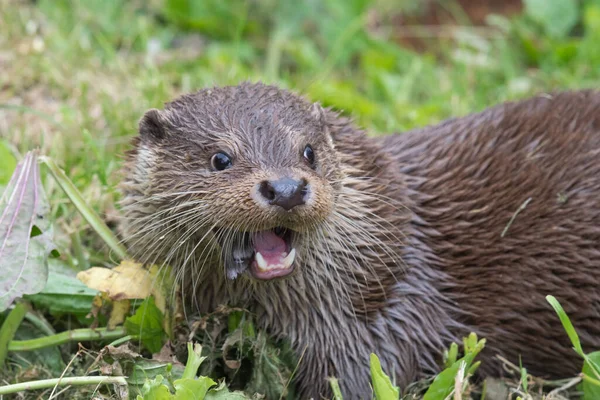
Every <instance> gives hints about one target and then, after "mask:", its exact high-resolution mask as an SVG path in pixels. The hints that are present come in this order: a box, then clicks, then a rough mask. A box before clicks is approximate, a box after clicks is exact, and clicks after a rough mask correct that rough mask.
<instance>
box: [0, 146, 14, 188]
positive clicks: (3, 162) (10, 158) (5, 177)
mask: <svg viewBox="0 0 600 400" xmlns="http://www.w3.org/2000/svg"><path fill="white" fill-rule="evenodd" d="M16 167H17V159H16V158H15V155H14V154H13V152H12V151H11V150H10V148H9V147H8V143H7V142H6V141H4V140H0V193H2V187H3V186H4V185H6V184H7V183H8V181H9V180H10V176H11V175H12V173H13V171H14V170H15V168H16Z"/></svg>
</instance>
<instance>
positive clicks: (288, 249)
mask: <svg viewBox="0 0 600 400" xmlns="http://www.w3.org/2000/svg"><path fill="white" fill-rule="evenodd" d="M293 236H294V232H293V231H292V230H290V229H287V228H283V227H277V228H274V229H269V230H264V231H258V232H245V233H243V234H241V235H239V236H238V238H237V240H236V241H235V243H234V245H233V248H232V249H231V250H232V251H231V256H229V254H224V256H225V265H226V268H227V276H228V277H229V278H230V279H235V278H236V277H237V276H238V275H239V274H241V273H242V272H244V271H245V270H249V272H250V274H251V275H252V276H253V277H254V278H257V279H262V280H270V279H274V278H281V277H284V276H286V275H289V274H290V273H291V272H292V271H293V270H294V260H295V258H296V249H295V248H294V247H293V246H292V242H293Z"/></svg>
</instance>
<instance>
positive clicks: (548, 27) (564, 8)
mask: <svg viewBox="0 0 600 400" xmlns="http://www.w3.org/2000/svg"><path fill="white" fill-rule="evenodd" d="M524 4H525V13H526V14H527V15H528V16H529V17H530V18H531V19H533V20H534V21H536V22H537V23H539V24H540V25H541V26H542V27H543V28H544V30H545V31H546V33H547V34H548V35H550V36H552V37H554V38H558V39H561V38H565V37H566V36H567V35H568V34H569V32H571V29H573V27H574V26H575V24H576V23H577V20H578V18H579V7H578V4H577V1H575V0H551V1H549V0H524Z"/></svg>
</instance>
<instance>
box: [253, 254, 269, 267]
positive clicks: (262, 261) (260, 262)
mask: <svg viewBox="0 0 600 400" xmlns="http://www.w3.org/2000/svg"><path fill="white" fill-rule="evenodd" d="M254 258H255V259H256V264H258V268H260V269H262V270H263V271H266V270H268V269H269V264H267V260H265V258H264V257H263V256H262V254H260V252H259V251H257V252H256V255H255V256H254Z"/></svg>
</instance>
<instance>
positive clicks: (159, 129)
mask: <svg viewBox="0 0 600 400" xmlns="http://www.w3.org/2000/svg"><path fill="white" fill-rule="evenodd" d="M139 130H140V136H141V137H142V139H150V140H162V139H163V138H164V137H165V136H166V135H167V130H166V128H165V125H164V119H163V116H162V114H161V112H160V111H159V110H157V109H156V108H153V109H151V110H148V111H146V113H145V114H144V116H143V117H142V119H141V120H140V124H139Z"/></svg>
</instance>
